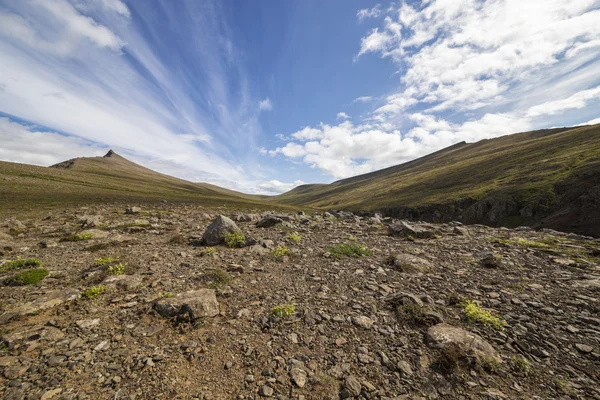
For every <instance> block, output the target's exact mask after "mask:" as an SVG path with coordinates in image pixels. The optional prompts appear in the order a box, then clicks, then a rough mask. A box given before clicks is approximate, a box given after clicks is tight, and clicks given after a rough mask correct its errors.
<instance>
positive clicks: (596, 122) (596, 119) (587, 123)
mask: <svg viewBox="0 0 600 400" xmlns="http://www.w3.org/2000/svg"><path fill="white" fill-rule="evenodd" d="M596 124H600V118H594V119H592V120H589V121H588V122H584V123H583V124H582V125H596Z"/></svg>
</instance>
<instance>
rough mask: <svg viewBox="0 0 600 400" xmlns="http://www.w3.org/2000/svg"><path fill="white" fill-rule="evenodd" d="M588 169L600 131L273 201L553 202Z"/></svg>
mask: <svg viewBox="0 0 600 400" xmlns="http://www.w3.org/2000/svg"><path fill="white" fill-rule="evenodd" d="M583 171H600V125H594V126H585V127H576V128H561V129H547V130H540V131H533V132H525V133H518V134H513V135H507V136H503V137H500V138H497V139H490V140H482V141H480V142H477V143H472V144H466V143H460V144H457V145H454V146H452V147H449V148H447V149H444V150H441V151H438V152H437V153H433V154H430V155H428V156H425V157H422V158H419V159H417V160H414V161H411V162H408V163H405V164H402V165H398V166H394V167H391V168H387V169H384V170H380V171H376V172H372V173H369V174H364V175H360V176H356V177H352V178H349V179H344V180H340V181H337V182H334V183H332V184H329V185H303V186H299V187H297V188H295V189H293V190H291V191H290V192H287V193H284V194H282V195H279V196H276V197H273V198H272V199H271V201H275V202H280V203H286V204H294V205H310V206H313V207H319V208H335V209H344V210H381V209H386V208H394V207H414V206H422V205H426V204H447V203H451V202H455V201H459V200H461V199H473V200H480V199H483V198H484V197H486V196H489V195H490V194H498V195H500V194H510V195H516V196H517V197H518V198H519V199H520V200H521V201H527V200H529V199H535V198H537V197H539V196H540V195H542V194H544V195H548V196H552V195H553V192H554V185H555V184H556V183H557V182H559V181H561V180H565V179H568V178H569V177H570V176H573V175H575V174H578V173H580V172H583Z"/></svg>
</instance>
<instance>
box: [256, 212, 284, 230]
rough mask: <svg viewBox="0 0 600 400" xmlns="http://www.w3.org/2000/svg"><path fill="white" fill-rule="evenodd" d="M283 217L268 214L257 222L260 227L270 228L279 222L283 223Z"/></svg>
mask: <svg viewBox="0 0 600 400" xmlns="http://www.w3.org/2000/svg"><path fill="white" fill-rule="evenodd" d="M282 222H283V219H281V218H279V217H277V216H275V215H266V216H264V217H263V218H262V219H261V220H260V221H258V222H257V223H256V226H257V227H258V228H270V227H272V226H275V225H277V224H281V223H282Z"/></svg>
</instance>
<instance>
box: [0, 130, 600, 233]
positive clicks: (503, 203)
mask: <svg viewBox="0 0 600 400" xmlns="http://www.w3.org/2000/svg"><path fill="white" fill-rule="evenodd" d="M0 179H2V183H3V184H2V188H1V189H0V204H1V205H2V211H1V212H2V213H3V214H6V213H10V212H12V211H18V210H21V211H22V210H26V209H32V208H36V209H38V208H52V207H55V206H59V205H69V204H94V203H101V202H108V201H120V202H127V201H137V202H154V201H160V200H165V201H176V202H189V203H196V204H203V205H223V204H229V205H232V206H247V207H255V208H256V209H261V208H262V209H264V208H265V207H266V208H269V207H270V208H277V209H285V208H287V209H301V208H303V209H306V210H325V211H331V210H342V211H352V212H355V213H363V214H371V215H372V214H373V213H380V214H382V215H384V216H390V217H397V218H403V219H409V220H423V221H428V222H450V221H453V220H457V221H461V222H464V223H469V224H474V223H480V224H487V225H492V226H507V227H513V228H514V227H517V226H521V225H526V226H536V227H546V228H552V229H557V230H561V231H568V232H576V233H580V234H586V235H592V236H600V230H599V229H600V197H599V196H600V125H593V126H582V127H573V128H556V129H546V130H540V131H532V132H524V133H517V134H513V135H507V136H503V137H500V138H496V139H489V140H483V141H480V142H477V143H464V142H463V143H459V144H456V145H454V146H451V147H448V148H446V149H443V150H440V151H438V152H436V153H433V154H430V155H427V156H425V157H421V158H419V159H416V160H414V161H411V162H408V163H405V164H401V165H397V166H394V167H390V168H387V169H383V170H380V171H375V172H371V173H369V174H365V175H360V176H355V177H352V178H348V179H343V180H340V181H336V182H334V183H331V184H314V185H302V186H299V187H297V188H295V189H293V190H291V191H289V192H287V193H284V194H281V195H278V196H271V197H268V196H259V195H246V194H243V193H239V192H235V191H232V190H228V189H223V188H220V187H218V186H214V185H210V184H206V183H192V182H188V181H185V180H181V179H177V178H174V177H170V176H167V175H163V174H159V173H157V172H154V171H151V170H149V169H147V168H144V167H142V166H140V165H137V164H135V163H132V162H130V161H128V160H126V159H125V158H123V157H121V156H119V155H118V154H116V153H114V152H113V151H112V150H111V151H110V152H109V153H108V154H106V155H105V156H104V157H88V158H77V159H73V160H68V161H65V162H62V163H59V164H56V165H53V166H51V167H50V168H42V167H36V166H29V165H21V164H14V163H6V162H0ZM6 215H8V214H6Z"/></svg>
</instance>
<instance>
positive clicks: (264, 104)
mask: <svg viewBox="0 0 600 400" xmlns="http://www.w3.org/2000/svg"><path fill="white" fill-rule="evenodd" d="M258 108H259V109H261V110H268V111H270V110H272V109H273V104H272V103H271V100H270V99H269V98H268V97H267V98H266V99H264V100H262V101H261V102H260V103H259V104H258Z"/></svg>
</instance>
